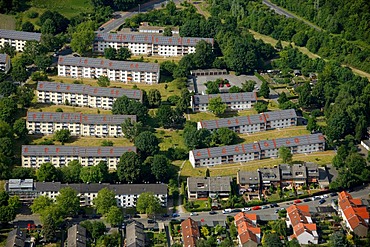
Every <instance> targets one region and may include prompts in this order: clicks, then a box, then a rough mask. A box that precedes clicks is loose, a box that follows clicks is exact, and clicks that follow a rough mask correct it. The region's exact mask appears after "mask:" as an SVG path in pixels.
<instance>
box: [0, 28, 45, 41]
mask: <svg viewBox="0 0 370 247" xmlns="http://www.w3.org/2000/svg"><path fill="white" fill-rule="evenodd" d="M0 38H6V39H17V40H36V41H40V40H41V33H31V32H21V31H14V30H5V29H0Z"/></svg>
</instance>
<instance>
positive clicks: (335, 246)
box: [330, 231, 351, 247]
mask: <svg viewBox="0 0 370 247" xmlns="http://www.w3.org/2000/svg"><path fill="white" fill-rule="evenodd" d="M330 246H331V247H339V246H341V247H349V246H351V245H350V244H349V243H348V240H347V238H346V236H345V235H344V234H343V232H341V231H336V232H334V233H333V234H331V235H330Z"/></svg>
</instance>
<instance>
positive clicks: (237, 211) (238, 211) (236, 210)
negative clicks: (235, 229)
mask: <svg viewBox="0 0 370 247" xmlns="http://www.w3.org/2000/svg"><path fill="white" fill-rule="evenodd" d="M240 212H242V210H241V209H239V208H235V209H233V210H232V213H240Z"/></svg>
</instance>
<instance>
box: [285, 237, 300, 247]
mask: <svg viewBox="0 0 370 247" xmlns="http://www.w3.org/2000/svg"><path fill="white" fill-rule="evenodd" d="M286 246H287V247H301V245H300V244H299V242H298V240H297V239H296V238H293V239H292V240H290V241H288V242H287V245H286Z"/></svg>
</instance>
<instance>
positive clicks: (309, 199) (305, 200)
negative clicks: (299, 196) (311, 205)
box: [303, 198, 312, 202]
mask: <svg viewBox="0 0 370 247" xmlns="http://www.w3.org/2000/svg"><path fill="white" fill-rule="evenodd" d="M303 201H304V202H310V201H312V200H311V198H305V199H303Z"/></svg>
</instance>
